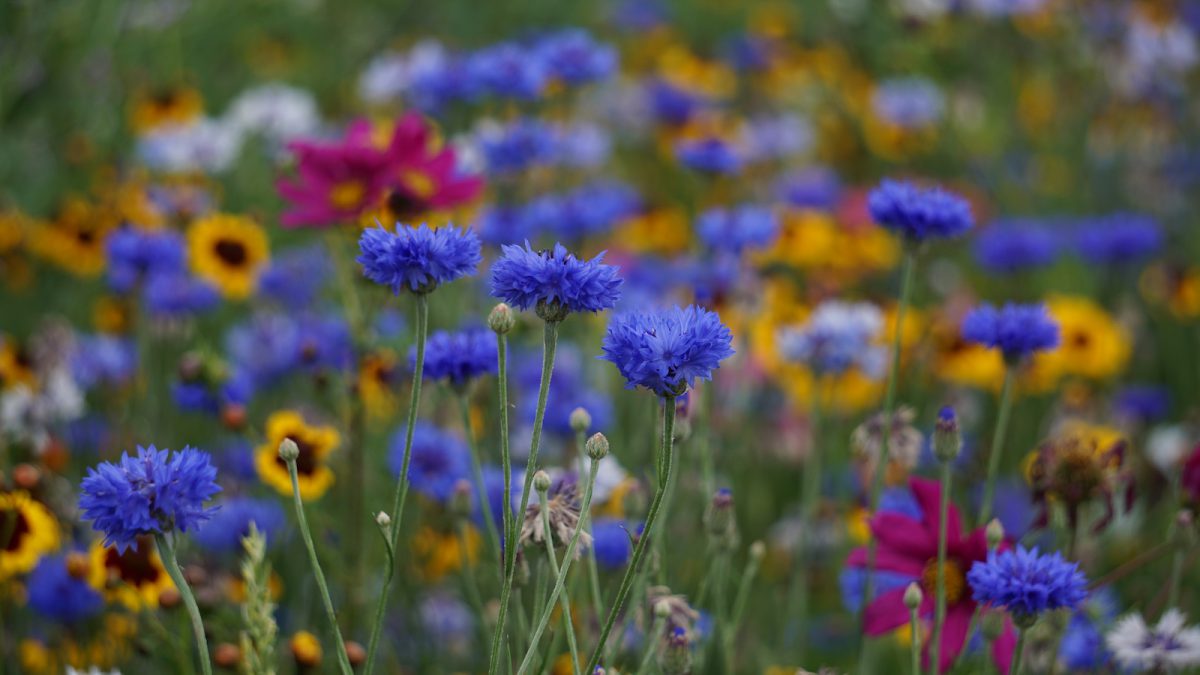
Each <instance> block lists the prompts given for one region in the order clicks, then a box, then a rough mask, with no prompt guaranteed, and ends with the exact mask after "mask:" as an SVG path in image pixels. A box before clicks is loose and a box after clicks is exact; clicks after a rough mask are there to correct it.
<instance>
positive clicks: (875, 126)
mask: <svg viewBox="0 0 1200 675" xmlns="http://www.w3.org/2000/svg"><path fill="white" fill-rule="evenodd" d="M863 137H864V138H865V139H866V141H867V147H868V148H870V150H871V152H873V153H875V154H876V155H877V156H879V157H882V158H884V159H888V160H891V161H894V162H895V161H900V160H904V159H908V158H909V157H912V156H914V155H919V154H922V153H926V152H929V151H930V150H932V149H933V148H934V146H935V145H936V144H937V127H936V126H934V125H925V126H921V127H902V126H900V125H898V124H892V123H891V122H888V121H887V120H884V119H881V118H879V117H878V116H876V115H873V114H868V115H867V116H866V119H864V120H863Z"/></svg>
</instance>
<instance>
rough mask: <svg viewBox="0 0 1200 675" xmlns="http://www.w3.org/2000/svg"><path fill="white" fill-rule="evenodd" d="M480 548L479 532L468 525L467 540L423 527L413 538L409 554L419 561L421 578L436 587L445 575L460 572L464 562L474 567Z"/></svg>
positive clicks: (456, 535) (455, 534)
mask: <svg viewBox="0 0 1200 675" xmlns="http://www.w3.org/2000/svg"><path fill="white" fill-rule="evenodd" d="M464 539H465V543H466V547H465V550H464V547H463V543H464ZM480 544H481V540H480V537H479V530H477V529H475V528H474V527H473V526H471V525H467V530H466V537H460V536H459V535H458V533H457V532H453V531H451V532H439V531H437V530H435V529H433V528H432V527H428V526H424V527H421V529H419V530H417V532H416V534H414V535H413V542H412V550H413V554H414V555H415V556H416V558H417V560H418V561H419V565H420V567H419V571H420V573H421V576H422V577H423V578H424V579H425V580H426V581H429V582H431V583H436V582H437V581H438V580H440V579H441V578H442V577H444V576H446V575H447V574H449V573H451V572H455V571H458V570H459V569H462V566H463V562H464V558H465V559H466V560H467V561H469V562H470V563H471V564H474V562H475V560H476V559H477V558H478V557H479V546H480Z"/></svg>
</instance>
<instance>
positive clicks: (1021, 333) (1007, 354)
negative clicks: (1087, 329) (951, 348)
mask: <svg viewBox="0 0 1200 675" xmlns="http://www.w3.org/2000/svg"><path fill="white" fill-rule="evenodd" d="M962 336H963V339H964V340H966V341H967V342H975V343H978V344H981V345H984V346H987V347H991V348H993V349H999V350H1000V351H1001V352H1002V353H1003V354H1004V359H1005V360H1006V361H1008V362H1010V363H1011V362H1013V361H1015V360H1017V359H1019V358H1021V357H1022V356H1026V355H1028V354H1032V353H1034V352H1040V351H1045V350H1048V349H1053V348H1054V347H1057V346H1058V339H1059V338H1058V324H1057V323H1055V321H1054V319H1053V318H1051V317H1050V314H1049V313H1048V312H1047V311H1046V308H1045V307H1044V306H1043V305H1017V304H1012V303H1009V304H1007V305H1005V306H1004V307H1001V308H999V309H997V308H996V307H993V306H992V305H980V306H979V307H976V308H975V309H972V310H971V311H970V312H968V313H967V315H966V316H965V317H964V318H963V322H962Z"/></svg>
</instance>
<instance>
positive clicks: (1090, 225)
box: [1076, 213, 1163, 264]
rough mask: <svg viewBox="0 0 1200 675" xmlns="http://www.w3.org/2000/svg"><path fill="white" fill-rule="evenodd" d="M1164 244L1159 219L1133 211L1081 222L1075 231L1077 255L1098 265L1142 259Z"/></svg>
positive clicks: (1155, 251)
mask: <svg viewBox="0 0 1200 675" xmlns="http://www.w3.org/2000/svg"><path fill="white" fill-rule="evenodd" d="M1162 246H1163V232H1162V228H1161V227H1160V226H1159V224H1158V221H1156V220H1154V219H1153V218H1151V217H1149V216H1144V215H1140V214H1136V213H1117V214H1112V215H1109V216H1103V217H1100V218H1093V219H1091V220H1088V221H1087V222H1085V223H1083V224H1082V225H1080V227H1079V230H1078V232H1077V234H1076V247H1077V249H1078V251H1079V255H1081V256H1083V258H1084V259H1085V260H1087V261H1089V262H1094V263H1101V264H1116V263H1130V262H1138V261H1140V260H1145V259H1146V258H1149V257H1150V256H1152V255H1154V254H1155V253H1157V252H1158V251H1159V250H1160V249H1161V248H1162Z"/></svg>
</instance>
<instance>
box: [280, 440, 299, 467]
mask: <svg viewBox="0 0 1200 675" xmlns="http://www.w3.org/2000/svg"><path fill="white" fill-rule="evenodd" d="M299 456H300V446H298V445H296V441H293V440H292V439H290V438H285V439H283V441H282V442H280V444H279V458H280V459H282V460H283V461H285V462H294V461H296V458H297V457H299Z"/></svg>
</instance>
